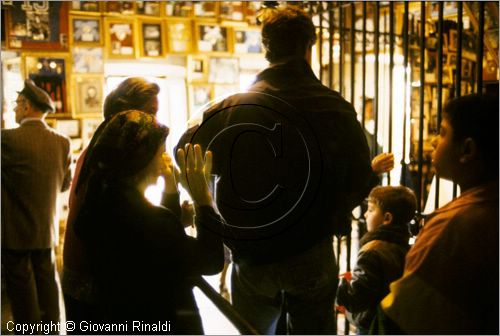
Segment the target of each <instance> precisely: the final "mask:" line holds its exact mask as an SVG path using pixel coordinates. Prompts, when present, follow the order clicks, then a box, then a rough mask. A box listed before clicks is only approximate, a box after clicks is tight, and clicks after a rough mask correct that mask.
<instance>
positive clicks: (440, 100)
mask: <svg viewBox="0 0 500 336" xmlns="http://www.w3.org/2000/svg"><path fill="white" fill-rule="evenodd" d="M437 58H438V59H437V89H436V90H437V92H436V93H437V131H438V134H439V130H440V129H441V114H442V110H443V3H442V2H439V3H438V50H437ZM440 181H441V180H440V178H439V174H438V173H436V196H435V197H434V200H435V203H434V208H436V209H437V208H439V184H440Z"/></svg>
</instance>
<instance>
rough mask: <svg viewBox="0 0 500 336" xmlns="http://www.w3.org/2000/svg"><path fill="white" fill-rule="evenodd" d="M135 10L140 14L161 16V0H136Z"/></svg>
mask: <svg viewBox="0 0 500 336" xmlns="http://www.w3.org/2000/svg"><path fill="white" fill-rule="evenodd" d="M135 6H136V8H135V10H136V12H137V14H139V15H150V16H160V15H161V9H160V7H161V2H160V1H136V2H135Z"/></svg>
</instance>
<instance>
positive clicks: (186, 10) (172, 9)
mask: <svg viewBox="0 0 500 336" xmlns="http://www.w3.org/2000/svg"><path fill="white" fill-rule="evenodd" d="M193 11H194V5H193V3H192V2H191V1H167V2H165V15H166V16H168V17H173V16H175V17H192V16H193Z"/></svg>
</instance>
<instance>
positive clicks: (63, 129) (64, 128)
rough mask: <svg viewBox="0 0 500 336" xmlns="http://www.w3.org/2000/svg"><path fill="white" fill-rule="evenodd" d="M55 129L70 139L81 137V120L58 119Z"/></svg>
mask: <svg viewBox="0 0 500 336" xmlns="http://www.w3.org/2000/svg"><path fill="white" fill-rule="evenodd" d="M53 128H54V129H55V130H56V131H58V132H59V133H61V134H64V135H66V136H67V137H69V138H79V137H80V120H78V119H58V120H57V121H56V122H55V124H54V127H53Z"/></svg>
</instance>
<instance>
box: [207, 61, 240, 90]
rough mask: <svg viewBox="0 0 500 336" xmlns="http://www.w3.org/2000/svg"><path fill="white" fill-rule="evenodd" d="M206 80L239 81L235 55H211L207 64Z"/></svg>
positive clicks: (212, 81) (224, 82)
mask: <svg viewBox="0 0 500 336" xmlns="http://www.w3.org/2000/svg"><path fill="white" fill-rule="evenodd" d="M208 69H209V71H208V82H209V83H215V84H236V83H238V82H239V74H240V71H239V63H238V58H235V57H211V58H210V61H209V65H208Z"/></svg>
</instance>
